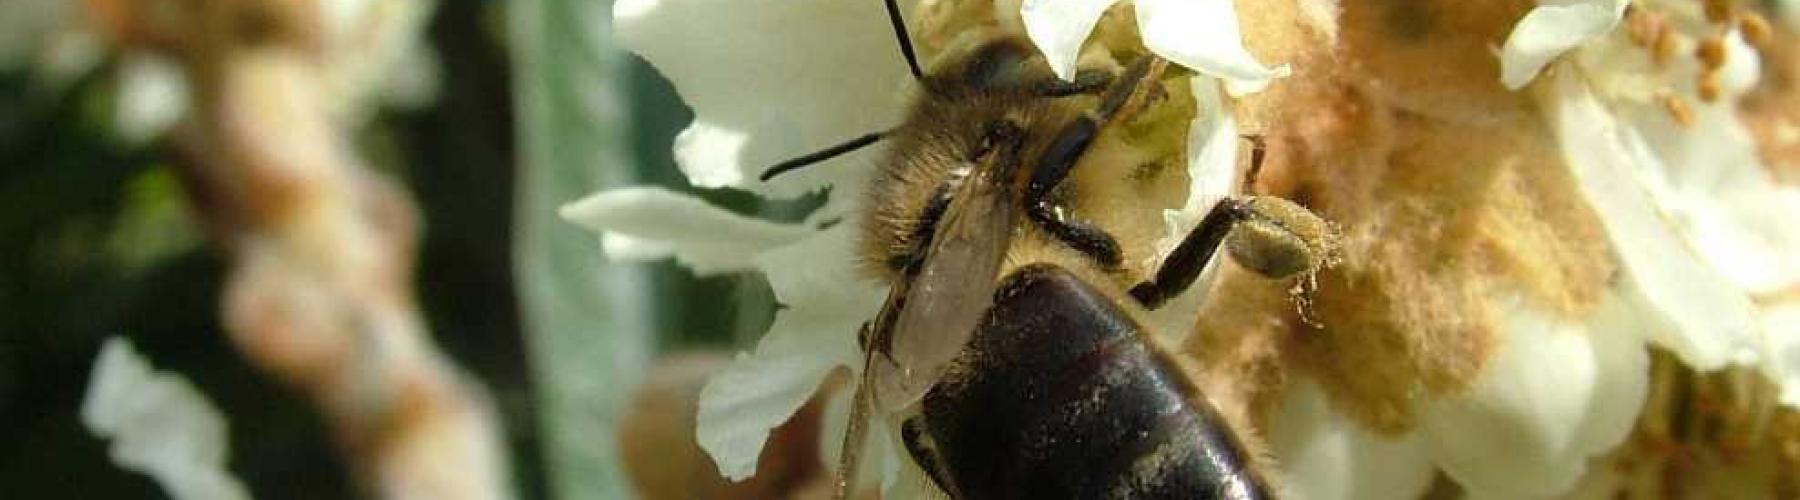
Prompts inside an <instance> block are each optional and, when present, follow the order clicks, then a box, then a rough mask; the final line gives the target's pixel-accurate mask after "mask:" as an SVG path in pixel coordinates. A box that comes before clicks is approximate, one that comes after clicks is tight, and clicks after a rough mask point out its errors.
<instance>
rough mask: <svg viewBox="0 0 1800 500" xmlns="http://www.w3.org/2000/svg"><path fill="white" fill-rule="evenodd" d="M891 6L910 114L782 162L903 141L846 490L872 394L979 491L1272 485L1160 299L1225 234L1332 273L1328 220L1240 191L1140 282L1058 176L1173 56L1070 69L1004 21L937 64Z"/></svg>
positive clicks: (1233, 493)
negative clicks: (1181, 351) (1129, 275)
mask: <svg viewBox="0 0 1800 500" xmlns="http://www.w3.org/2000/svg"><path fill="white" fill-rule="evenodd" d="M886 6H887V10H888V15H889V18H890V20H891V21H892V23H893V26H894V31H895V34H896V38H897V39H898V42H899V44H900V48H901V52H902V54H903V55H904V56H905V57H906V60H907V65H908V67H909V69H910V70H911V71H912V73H913V76H914V77H915V79H916V80H917V81H918V83H919V88H920V89H921V90H920V93H919V95H918V96H917V98H916V102H915V103H914V104H913V107H912V108H911V110H910V113H909V114H908V116H907V118H906V119H905V121H904V122H903V123H901V124H900V125H899V126H897V127H895V128H893V129H891V130H888V131H883V132H876V133H872V134H868V135H864V136H861V137H857V138H855V139H852V140H850V141H847V142H845V143H843V144H839V145H837V146H833V147H830V148H827V149H824V150H821V151H819V152H817V153H813V154H808V155H805V156H801V157H798V158H795V159H793V160H789V161H787V162H783V163H781V164H777V165H775V166H773V167H771V168H770V169H768V170H767V171H765V172H764V174H763V176H762V178H763V179H764V180H767V179H769V178H772V177H774V176H775V175H779V174H781V173H783V172H786V171H789V170H793V169H795V168H800V167H803V166H806V165H811V164H814V163H818V162H820V161H824V160H827V159H830V158H832V157H835V156H838V155H841V154H844V153H846V152H849V151H852V150H856V149H859V148H862V147H865V146H867V145H870V144H873V143H875V142H878V141H883V140H886V141H890V142H891V146H890V147H889V149H888V155H887V158H886V159H885V161H883V162H882V163H881V164H880V166H879V172H878V173H877V175H876V176H875V179H874V181H873V183H872V186H871V188H870V191H869V192H868V193H867V197H868V204H867V207H868V208H867V209H866V211H865V213H864V214H863V224H864V227H863V230H864V234H863V240H862V251H863V253H864V254H865V256H864V259H865V260H866V261H867V263H868V264H869V267H872V268H874V269H875V270H876V273H877V274H879V275H881V276H882V277H883V278H884V279H885V280H886V281H887V282H888V283H889V284H890V285H891V287H890V291H889V294H888V297H887V300H886V301H885V303H884V304H883V306H882V308H881V310H880V312H879V313H878V314H877V315H876V317H875V318H874V319H872V320H870V321H869V322H867V323H865V324H864V326H863V328H862V330H861V332H859V340H860V342H861V344H862V350H863V354H864V369H863V378H862V380H861V381H860V382H859V383H858V384H857V388H856V390H855V395H854V396H853V405H852V416H851V420H850V426H849V430H848V432H846V436H845V440H844V444H843V453H842V454H841V455H840V463H839V464H838V472H837V476H836V485H835V486H836V488H835V490H836V497H837V498H845V497H846V496H847V495H848V493H849V489H850V487H851V485H853V484H854V483H855V481H854V477H853V476H854V474H855V471H856V470H857V463H858V460H859V457H858V451H859V450H860V449H861V448H862V446H861V445H862V443H863V441H864V439H865V434H866V430H867V420H868V419H869V418H870V416H871V413H873V414H874V415H875V416H877V417H878V418H885V419H898V420H899V422H900V439H901V441H902V443H903V444H904V446H905V448H906V449H907V451H908V453H909V454H910V455H911V457H912V459H913V460H914V461H915V462H916V463H917V464H919V466H920V468H921V469H922V470H924V471H925V472H926V473H927V474H928V475H929V476H930V477H931V479H932V480H933V481H934V482H935V483H936V484H937V486H939V487H940V488H941V489H942V490H943V491H944V492H946V493H947V494H949V495H950V496H952V497H954V498H958V499H989V498H1103V497H1104V498H1125V499H1160V498H1218V499H1250V498H1266V497H1269V496H1270V489H1269V487H1268V483H1267V482H1266V481H1265V480H1264V479H1263V476H1262V473H1261V472H1259V471H1258V470H1256V468H1255V467H1254V466H1253V465H1252V464H1253V463H1254V460H1253V458H1252V457H1251V456H1250V455H1249V453H1248V452H1246V448H1245V445H1244V443H1243V440H1242V439H1241V438H1240V437H1239V436H1238V433H1237V432H1236V431H1235V430H1234V429H1232V428H1231V427H1230V425H1229V424H1227V422H1226V421H1225V420H1224V419H1223V418H1222V417H1221V416H1220V415H1219V412H1218V410H1216V409H1215V408H1214V407H1213V405H1212V404H1211V403H1210V402H1209V400H1208V399H1207V398H1206V396H1205V395H1204V394H1202V393H1201V391H1200V389H1199V388H1198V387H1196V386H1195V385H1194V384H1193V383H1192V382H1191V381H1190V380H1188V378H1187V377H1186V376H1185V375H1184V372H1183V371H1182V370H1181V369H1180V368H1179V367H1178V365H1177V363H1176V362H1175V361H1174V358H1173V357H1172V355H1171V354H1169V353H1167V352H1165V351H1164V350H1162V349H1161V348H1160V347H1159V346H1158V344H1157V343H1156V342H1154V341H1153V340H1152V339H1151V337H1152V334H1151V332H1149V331H1147V330H1146V329H1145V327H1144V326H1143V325H1144V322H1143V321H1142V320H1140V319H1139V318H1140V317H1141V316H1142V315H1143V313H1144V311H1146V310H1149V309H1154V308H1157V307H1160V306H1162V305H1163V304H1164V303H1165V302H1166V301H1167V300H1168V299H1170V298H1172V297H1174V296H1175V295H1177V294H1179V293H1180V292H1181V291H1183V290H1185V289H1186V288H1188V287H1189V286H1190V285H1192V284H1193V283H1194V281H1195V280H1196V279H1197V278H1198V277H1199V275H1200V273H1201V271H1202V270H1203V269H1204V267H1205V266H1206V264H1207V262H1208V261H1210V260H1211V258H1212V255H1213V254H1214V253H1215V251H1216V250H1217V249H1218V248H1219V247H1220V246H1221V244H1223V245H1224V246H1226V247H1227V253H1229V254H1231V255H1233V257H1234V259H1236V260H1238V261H1239V262H1240V264H1242V265H1244V266H1245V267H1246V268H1249V269H1251V270H1253V271H1256V272H1259V273H1262V274H1264V275H1266V276H1269V277H1272V278H1285V277H1288V276H1294V275H1299V274H1301V273H1307V272H1311V271H1312V270H1314V269H1316V268H1317V267H1318V266H1319V265H1321V264H1320V263H1321V262H1322V261H1323V259H1324V256H1323V255H1324V252H1325V248H1324V244H1323V243H1322V235H1323V234H1324V231H1323V229H1322V228H1324V227H1325V224H1324V223H1323V221H1322V220H1320V219H1319V218H1318V217H1317V216H1315V215H1313V214H1312V213H1311V212H1309V211H1307V210H1306V209H1304V208H1301V207H1299V206H1298V205H1295V204H1293V203H1292V202H1288V201H1285V200H1281V199H1278V198H1270V197H1256V196H1250V197H1232V198H1227V199H1225V200H1222V201H1221V202H1219V203H1218V204H1217V205H1216V206H1215V207H1214V208H1213V209H1212V210H1211V211H1210V212H1209V213H1208V214H1207V215H1206V217H1205V218H1204V219H1203V220H1202V221H1201V223H1200V224H1199V225H1198V226H1197V227H1196V228H1195V229H1194V230H1193V231H1192V232H1191V233H1189V234H1188V235H1187V236H1186V237H1185V238H1184V239H1183V241H1182V242H1181V243H1180V244H1179V245H1178V246H1177V247H1176V248H1175V249H1174V250H1173V251H1172V252H1170V254H1169V255H1168V256H1167V257H1165V258H1164V260H1163V262H1162V264H1161V266H1160V267H1159V268H1158V269H1157V270H1156V271H1155V272H1154V273H1153V276H1151V277H1149V278H1148V279H1146V280H1144V281H1143V282H1141V283H1136V284H1131V286H1129V287H1127V286H1126V285H1127V283H1123V282H1122V281H1121V280H1120V279H1119V278H1117V277H1116V276H1118V275H1119V274H1120V273H1118V272H1117V271H1118V269H1119V266H1120V264H1121V259H1122V257H1121V253H1122V251H1121V249H1120V246H1119V242H1118V241H1117V240H1116V239H1115V238H1114V237H1112V236H1111V235H1110V234H1109V233H1108V232H1107V231H1106V230H1105V229H1104V228H1101V227H1099V226H1098V225H1096V224H1093V223H1091V222H1088V221H1087V220H1084V219H1083V218H1082V217H1081V216H1080V214H1076V213H1074V212H1073V211H1072V210H1071V209H1070V208H1069V205H1070V204H1069V203H1067V201H1066V200H1065V199H1064V198H1063V197H1062V196H1061V194H1062V193H1061V190H1059V189H1058V188H1059V186H1060V185H1061V184H1063V181H1064V180H1066V179H1068V178H1069V177H1070V174H1071V172H1072V171H1073V170H1074V169H1075V167H1076V166H1077V164H1079V163H1080V160H1081V159H1082V158H1083V155H1084V153H1085V152H1087V151H1088V150H1089V148H1090V147H1091V146H1092V145H1093V144H1094V142H1095V140H1096V139H1097V138H1098V137H1099V136H1100V135H1101V132H1102V131H1103V130H1106V128H1107V127H1108V126H1109V125H1111V124H1114V123H1117V122H1119V121H1121V120H1122V119H1125V118H1126V117H1128V116H1130V115H1131V114H1132V113H1134V112H1136V111H1138V110H1140V109H1141V108H1143V107H1144V106H1146V105H1147V103H1148V102H1149V101H1151V100H1153V99H1155V98H1157V96H1158V95H1160V92H1161V83H1160V77H1161V76H1162V75H1163V73H1164V72H1165V71H1166V70H1167V64H1168V63H1167V61H1165V60H1163V59H1161V58H1158V57H1155V56H1153V55H1146V56H1143V57H1141V58H1139V59H1137V60H1135V61H1133V62H1132V63H1131V64H1129V65H1127V66H1125V67H1124V68H1123V69H1120V70H1116V71H1106V70H1082V71H1078V72H1077V74H1076V75H1075V77H1074V78H1073V79H1072V80H1069V81H1064V80H1061V79H1059V78H1057V77H1055V76H1054V74H1053V73H1052V72H1051V71H1050V69H1049V66H1048V64H1047V63H1046V62H1045V61H1044V60H1043V59H1042V57H1041V56H1039V55H1038V54H1037V52H1036V51H1035V49H1033V48H1032V46H1031V45H1030V44H1029V43H1028V42H1026V41H1024V40H1022V39H1020V38H1018V37H1016V36H991V37H987V38H986V39H983V40H981V41H979V42H976V43H971V44H969V45H968V47H966V49H965V50H963V51H961V52H952V51H946V52H948V53H949V55H948V56H946V57H944V58H941V61H940V62H939V63H938V64H936V65H934V66H933V68H932V71H930V72H925V71H922V70H921V69H920V67H919V65H918V63H917V61H916V57H915V56H914V54H913V49H912V45H911V42H910V41H909V36H908V33H907V30H906V26H905V23H904V20H903V19H902V18H901V17H900V13H899V9H898V7H897V6H896V5H895V2H894V1H893V0H886ZM1255 144H1256V145H1257V148H1256V151H1258V152H1260V150H1261V147H1260V142H1256V143H1255ZM1259 158H1260V154H1257V155H1253V158H1252V164H1253V165H1256V164H1259ZM1091 163H1092V162H1090V164H1089V165H1087V168H1103V166H1099V165H1093V164H1091ZM1253 170H1254V168H1253Z"/></svg>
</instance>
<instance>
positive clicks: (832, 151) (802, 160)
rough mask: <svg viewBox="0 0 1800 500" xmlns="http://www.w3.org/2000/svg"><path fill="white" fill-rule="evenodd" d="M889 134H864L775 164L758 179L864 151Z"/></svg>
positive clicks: (885, 132) (766, 179) (765, 179)
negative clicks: (853, 152)
mask: <svg viewBox="0 0 1800 500" xmlns="http://www.w3.org/2000/svg"><path fill="white" fill-rule="evenodd" d="M887 134H888V133H887V131H881V132H870V133H868V134H863V135H862V136H861V137H857V138H855V139H851V140H848V141H844V142H842V143H839V144H838V145H836V146H832V147H829V148H825V149H821V150H818V151H814V152H811V153H807V154H804V155H800V156H798V157H795V158H794V159H791V160H788V161H784V162H781V163H777V164H775V166H772V167H769V169H768V170H764V171H763V173H762V175H760V176H757V177H756V178H757V179H760V180H762V181H768V180H769V179H773V178H775V176H777V175H781V174H784V173H787V172H788V171H791V170H796V169H799V168H801V167H805V166H807V165H812V164H814V163H818V162H822V161H825V160H829V159H832V158H837V157H838V156H841V155H843V154H844V153H848V152H851V151H856V150H858V149H862V148H863V147H864V146H868V145H870V144H874V143H875V141H879V140H881V139H882V138H883V137H887Z"/></svg>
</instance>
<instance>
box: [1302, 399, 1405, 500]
mask: <svg viewBox="0 0 1800 500" xmlns="http://www.w3.org/2000/svg"><path fill="white" fill-rule="evenodd" d="M1269 445H1270V447H1271V448H1273V449H1274V451H1275V459H1276V460H1277V461H1278V462H1280V464H1281V467H1279V470H1280V474H1281V481H1280V483H1281V484H1282V485H1284V491H1282V493H1283V495H1282V497H1284V498H1297V499H1305V500H1383V499H1389V498H1418V497H1419V495H1420V494H1423V493H1424V492H1425V489H1426V488H1427V487H1429V486H1431V478H1432V475H1433V473H1435V472H1436V471H1437V467H1436V466H1434V465H1433V464H1432V462H1431V456H1430V455H1429V454H1428V453H1427V452H1426V448H1425V446H1424V441H1423V440H1421V439H1420V437H1419V435H1418V433H1412V434H1408V435H1407V436H1404V437H1401V438H1393V439H1391V438H1384V437H1381V436H1376V435H1374V434H1371V433H1369V432H1368V431H1364V430H1363V429H1362V428H1361V427H1360V426H1358V425H1357V424H1356V422H1355V421H1352V420H1350V418H1349V417H1346V416H1344V415H1343V414H1341V413H1337V412H1335V411H1332V409H1331V406H1330V404H1329V403H1328V402H1327V400H1326V399H1325V393H1324V391H1322V390H1320V389H1319V386H1318V384H1317V383H1314V382H1312V381H1311V380H1306V379H1300V380H1299V381H1298V383H1296V384H1294V385H1293V386H1292V387H1291V388H1290V389H1289V390H1288V394H1287V401H1286V402H1285V403H1284V404H1283V405H1282V409H1281V414H1280V415H1277V416H1276V417H1275V420H1274V421H1273V422H1272V423H1271V426H1270V431H1269Z"/></svg>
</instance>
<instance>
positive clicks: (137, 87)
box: [113, 55, 188, 144]
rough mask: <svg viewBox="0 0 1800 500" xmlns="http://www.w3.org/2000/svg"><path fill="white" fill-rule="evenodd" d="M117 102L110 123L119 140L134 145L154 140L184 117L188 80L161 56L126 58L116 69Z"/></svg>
mask: <svg viewBox="0 0 1800 500" xmlns="http://www.w3.org/2000/svg"><path fill="white" fill-rule="evenodd" d="M116 101H117V103H118V104H117V106H118V108H117V109H116V110H114V113H115V115H114V116H113V120H114V126H115V127H117V130H118V133H119V136H120V137H121V138H124V139H125V140H126V141H127V142H130V143H134V144H136V143H143V142H146V141H149V140H151V139H155V138H156V137H157V136H160V135H162V133H163V132H164V131H167V130H169V127H172V126H174V125H175V122H176V121H177V120H180V119H181V117H182V115H185V114H187V108H188V82H187V77H186V76H185V75H183V74H182V72H181V67H180V66H177V65H176V64H175V62H174V61H170V60H168V59H165V58H163V57H160V56H153V55H135V56H131V57H127V58H125V60H124V62H123V63H122V64H121V65H120V66H119V95H118V96H117V97H116Z"/></svg>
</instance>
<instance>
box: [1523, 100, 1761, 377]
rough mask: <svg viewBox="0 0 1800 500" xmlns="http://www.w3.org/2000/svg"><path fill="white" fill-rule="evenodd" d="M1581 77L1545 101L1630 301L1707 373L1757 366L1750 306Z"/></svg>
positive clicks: (1661, 337)
mask: <svg viewBox="0 0 1800 500" xmlns="http://www.w3.org/2000/svg"><path fill="white" fill-rule="evenodd" d="M1575 73H1576V71H1563V72H1560V73H1559V74H1558V75H1556V85H1555V86H1554V87H1553V88H1550V89H1548V90H1547V91H1546V92H1545V93H1544V94H1542V95H1541V96H1540V99H1539V100H1540V102H1542V103H1543V104H1542V106H1543V107H1544V109H1547V110H1549V113H1550V118H1551V120H1552V122H1551V124H1552V126H1553V128H1554V129H1555V131H1556V135H1557V139H1558V141H1559V142H1560V143H1561V144H1562V145H1563V148H1562V149H1563V158H1564V161H1565V163H1567V164H1568V167H1569V169H1570V170H1571V172H1572V173H1573V174H1574V177H1575V180H1576V182H1577V183H1578V184H1579V186H1580V188H1581V192H1582V195H1583V196H1584V197H1586V199H1587V201H1588V204H1589V206H1591V207H1593V208H1594V210H1595V212H1597V213H1598V215H1599V216H1600V221H1601V223H1602V225H1603V226H1604V227H1605V230H1606V234H1607V239H1608V240H1609V241H1611V242H1612V246H1613V249H1614V251H1615V252H1617V253H1618V256H1619V263H1620V266H1621V269H1620V271H1621V276H1620V277H1621V278H1622V281H1623V285H1624V286H1625V287H1627V289H1628V290H1629V291H1631V292H1632V295H1631V296H1630V297H1628V298H1629V300H1628V301H1629V302H1631V303H1632V304H1633V305H1635V306H1637V307H1639V308H1641V309H1642V310H1643V311H1644V312H1645V313H1646V314H1645V320H1646V324H1645V325H1644V327H1645V330H1646V331H1647V334H1648V335H1649V336H1650V338H1651V341H1652V342H1655V343H1657V344H1658V345H1661V346H1662V347H1664V348H1666V349H1669V350H1670V351H1673V352H1674V353H1675V354H1676V355H1677V356H1679V357H1680V358H1681V359H1682V361H1683V362H1685V363H1687V364H1688V365H1689V366H1693V367H1694V368H1696V369H1700V370H1711V369H1716V368H1719V367H1722V366H1724V365H1725V364H1727V363H1731V362H1745V361H1750V360H1753V359H1754V358H1755V356H1756V351H1757V349H1758V345H1759V343H1760V342H1758V340H1757V339H1756V338H1755V337H1754V333H1755V331H1756V325H1755V323H1754V315H1753V313H1754V310H1753V309H1752V306H1751V304H1750V300H1749V298H1748V297H1746V296H1745V295H1744V293H1743V292H1742V291H1741V290H1739V289H1738V288H1737V287H1736V286H1734V285H1733V284H1732V283H1730V282H1729V281H1727V280H1726V279H1725V278H1724V277H1722V276H1720V275H1719V273H1718V272H1717V271H1714V270H1713V269H1711V268H1709V267H1708V266H1706V265H1705V264H1703V263H1701V262H1700V261H1699V260H1698V258H1697V256H1696V255H1695V254H1694V252H1693V250H1692V249H1690V248H1688V247H1687V246H1686V244H1685V242H1684V239H1683V238H1682V237H1681V236H1680V235H1679V234H1676V233H1675V231H1674V230H1673V228H1671V227H1670V225H1669V222H1668V220H1667V219H1666V216H1665V215H1664V214H1663V213H1662V211H1661V210H1660V209H1659V208H1658V207H1657V205H1656V204H1655V203H1654V202H1653V201H1652V200H1651V199H1650V197H1649V196H1648V194H1647V193H1646V190H1645V187H1644V185H1643V184H1641V183H1640V178H1639V176H1638V175H1636V174H1635V172H1637V171H1639V170H1640V167H1639V166H1638V163H1641V162H1647V161H1653V160H1654V158H1653V157H1651V156H1649V155H1647V154H1645V153H1643V152H1641V151H1642V150H1643V149H1644V146H1642V143H1643V139H1642V138H1641V137H1639V136H1637V134H1636V133H1635V131H1632V130H1628V129H1623V128H1622V127H1621V126H1620V124H1619V123H1618V121H1617V120H1616V119H1615V118H1614V117H1613V115H1612V114H1611V113H1610V112H1608V111H1607V110H1606V109H1605V108H1603V107H1602V106H1601V105H1600V102H1599V101H1597V100H1596V99H1595V98H1594V96H1593V94H1592V93H1591V92H1589V91H1588V89H1587V87H1586V85H1585V84H1583V83H1582V82H1581V81H1580V79H1579V77H1578V76H1577V75H1576V74H1575Z"/></svg>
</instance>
